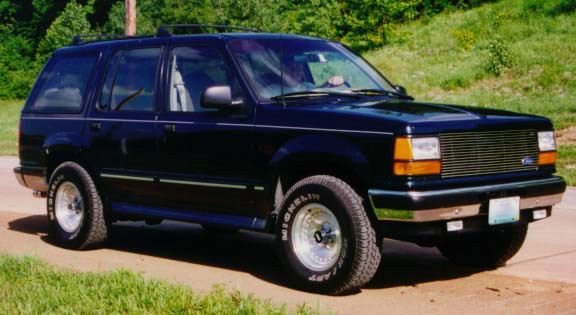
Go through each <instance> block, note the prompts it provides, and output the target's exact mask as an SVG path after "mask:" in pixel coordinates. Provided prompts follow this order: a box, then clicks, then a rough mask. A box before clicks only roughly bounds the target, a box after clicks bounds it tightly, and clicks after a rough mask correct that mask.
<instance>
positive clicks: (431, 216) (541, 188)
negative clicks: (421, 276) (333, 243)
mask: <svg viewBox="0 0 576 315" xmlns="http://www.w3.org/2000/svg"><path fill="white" fill-rule="evenodd" d="M565 190H566V183H565V182H564V180H563V179H562V177H548V178H544V179H535V180H529V181H520V182H512V183H504V184H493V185H483V186H474V187H462V188H451V189H440V190H428V191H393V190H381V189H371V190H369V191H368V194H369V197H370V203H371V205H372V208H373V211H374V214H375V215H376V217H377V218H378V219H379V220H382V221H400V222H433V221H446V220H454V219H461V218H469V217H476V216H482V215H486V214H487V213H488V202H489V200H490V199H494V198H502V197H512V196H519V197H520V209H521V210H528V209H537V208H538V209H545V208H551V207H552V206H553V205H555V204H558V203H559V202H560V201H561V200H562V195H563V193H564V191H565Z"/></svg>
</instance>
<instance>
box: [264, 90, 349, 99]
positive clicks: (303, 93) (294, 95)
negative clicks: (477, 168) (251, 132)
mask: <svg viewBox="0 0 576 315" xmlns="http://www.w3.org/2000/svg"><path fill="white" fill-rule="evenodd" d="M318 96H345V97H350V98H359V96H358V95H355V94H352V93H348V92H335V91H301V92H293V93H285V94H281V95H278V96H273V97H271V98H270V99H271V100H279V99H286V98H307V97H318Z"/></svg>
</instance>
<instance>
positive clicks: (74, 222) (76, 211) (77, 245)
mask: <svg viewBox="0 0 576 315" xmlns="http://www.w3.org/2000/svg"><path fill="white" fill-rule="evenodd" d="M47 212H48V221H49V224H50V236H51V237H52V238H53V239H54V240H55V241H56V242H57V243H58V244H59V245H60V246H62V247H65V248H72V249H86V248H91V247H95V246H97V245H100V244H101V243H103V242H104V241H105V240H106V239H107V236H108V226H107V224H106V220H105V218H104V207H103V205H102V200H101V199H100V195H99V194H98V190H97V189H96V185H95V184H94V181H93V180H92V177H91V176H90V174H89V173H88V172H87V171H86V170H85V169H84V168H83V167H82V166H80V165H79V164H77V163H74V162H64V163H62V164H60V165H59V166H58V167H57V168H56V170H55V171H54V172H53V173H52V176H51V177H50V184H49V186H48V197H47Z"/></svg>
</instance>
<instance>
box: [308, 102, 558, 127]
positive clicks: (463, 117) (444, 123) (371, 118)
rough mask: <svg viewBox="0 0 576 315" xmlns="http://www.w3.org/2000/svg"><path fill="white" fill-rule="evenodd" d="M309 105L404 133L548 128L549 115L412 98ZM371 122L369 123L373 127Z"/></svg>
mask: <svg viewBox="0 0 576 315" xmlns="http://www.w3.org/2000/svg"><path fill="white" fill-rule="evenodd" d="M310 109H312V110H313V109H321V110H322V111H323V112H326V111H328V112H332V113H334V114H346V116H348V117H350V116H354V117H363V118H364V119H366V123H367V125H372V123H371V122H375V121H376V122H377V123H376V125H380V126H381V128H379V129H382V127H386V125H385V124H383V122H384V121H387V122H389V123H390V125H388V127H390V126H391V125H394V126H399V127H401V129H404V132H405V133H407V134H421V133H439V132H449V131H464V130H478V131H480V130H502V129H550V128H552V123H551V121H550V120H549V119H547V118H544V117H539V116H534V115H527V114H520V113H514V112H509V111H504V110H495V109H489V108H481V107H470V106H459V105H445V104H433V103H423V102H412V101H388V102H356V103H346V104H341V105H335V104H329V105H314V106H311V108H310ZM376 125H374V126H373V127H376Z"/></svg>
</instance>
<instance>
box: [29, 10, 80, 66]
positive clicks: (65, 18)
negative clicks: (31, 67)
mask: <svg viewBox="0 0 576 315" xmlns="http://www.w3.org/2000/svg"><path fill="white" fill-rule="evenodd" d="M90 29H91V28H90V23H89V22H88V19H87V18H86V10H85V9H84V8H83V6H81V5H79V4H78V3H76V1H75V0H72V1H70V2H69V3H68V4H67V5H66V8H65V9H64V11H63V12H62V14H61V15H60V16H59V17H57V18H56V20H55V21H54V23H52V25H50V27H49V28H48V30H47V31H46V36H45V37H44V39H43V40H42V41H41V42H40V45H39V46H38V51H37V53H38V55H37V56H38V59H39V60H40V61H42V60H45V59H46V58H47V56H48V55H49V54H50V53H51V52H53V51H54V50H55V49H58V48H60V47H63V46H67V45H69V44H70V43H71V41H72V38H73V37H74V36H75V35H78V34H87V33H90Z"/></svg>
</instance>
